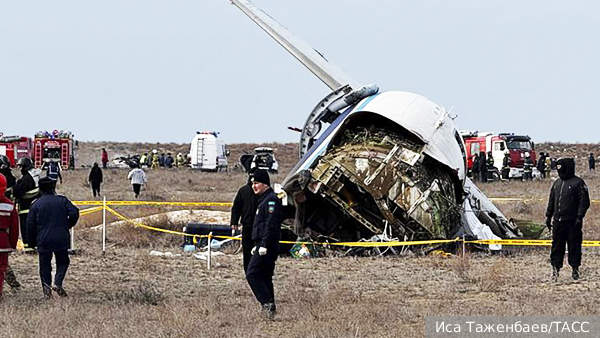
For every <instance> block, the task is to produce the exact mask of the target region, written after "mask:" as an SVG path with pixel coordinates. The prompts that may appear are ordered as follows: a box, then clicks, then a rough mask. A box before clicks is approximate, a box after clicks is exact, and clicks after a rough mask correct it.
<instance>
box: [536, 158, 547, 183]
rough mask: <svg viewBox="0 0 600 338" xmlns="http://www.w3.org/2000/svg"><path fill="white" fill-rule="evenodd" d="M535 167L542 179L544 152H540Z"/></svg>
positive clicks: (544, 161) (544, 173)
mask: <svg viewBox="0 0 600 338" xmlns="http://www.w3.org/2000/svg"><path fill="white" fill-rule="evenodd" d="M536 168H537V170H538V171H539V172H540V175H542V179H544V178H546V154H545V153H543V152H540V157H539V158H538V160H537V166H536Z"/></svg>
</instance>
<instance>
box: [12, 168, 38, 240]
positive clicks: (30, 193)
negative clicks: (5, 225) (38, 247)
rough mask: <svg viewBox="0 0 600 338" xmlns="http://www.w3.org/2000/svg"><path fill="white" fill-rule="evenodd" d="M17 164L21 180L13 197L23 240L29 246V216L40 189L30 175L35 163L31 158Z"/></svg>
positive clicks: (14, 189)
mask: <svg viewBox="0 0 600 338" xmlns="http://www.w3.org/2000/svg"><path fill="white" fill-rule="evenodd" d="M17 164H18V167H19V169H20V170H21V178H19V180H17V183H16V184H15V186H14V187H13V196H14V198H15V202H16V204H17V209H18V210H19V223H20V227H21V238H22V239H23V242H24V243H25V245H28V244H29V243H28V242H27V241H28V238H29V237H28V236H27V214H28V213H29V207H31V203H32V202H33V200H35V199H36V198H37V196H38V195H39V189H38V187H37V184H36V182H35V180H34V179H33V176H31V174H30V173H29V170H31V169H33V162H32V161H31V159H30V158H29V157H21V158H20V159H19V161H18V162H17Z"/></svg>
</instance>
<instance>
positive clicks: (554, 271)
mask: <svg viewBox="0 0 600 338" xmlns="http://www.w3.org/2000/svg"><path fill="white" fill-rule="evenodd" d="M559 271H560V269H559V268H557V267H555V266H553V267H552V281H553V282H558V276H559Z"/></svg>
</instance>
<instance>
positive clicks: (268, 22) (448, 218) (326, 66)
mask: <svg viewBox="0 0 600 338" xmlns="http://www.w3.org/2000/svg"><path fill="white" fill-rule="evenodd" d="M230 1H231V2H232V3H233V4H234V5H235V6H237V7H238V8H239V9H240V10H242V11H243V12H244V13H245V14H246V15H247V16H248V17H250V18H251V19H252V20H253V21H254V22H255V23H256V24H258V25H259V26H260V27H261V28H262V29H263V30H265V31H266V32H267V33H268V34H269V35H270V36H271V37H272V38H274V39H275V40H276V41H277V42H278V43H279V44H280V45H282V46H283V47H284V48H285V49H287V50H288V52H290V53H291V54H292V55H293V56H294V57H296V58H297V59H298V60H299V61H300V62H301V63H302V64H303V65H304V66H306V67H307V68H308V69H309V70H310V71H311V72H313V73H314V74H315V75H316V76H317V77H318V78H319V79H321V80H322V81H323V82H324V83H325V84H326V85H327V86H328V87H329V88H330V89H331V90H333V91H332V92H331V93H330V94H329V95H328V96H327V97H325V98H324V99H323V100H321V101H320V102H319V103H318V104H317V106H316V107H315V108H314V109H313V111H312V112H311V114H310V115H309V117H308V119H307V121H306V123H305V126H304V128H303V129H302V132H301V133H302V135H301V139H300V154H299V155H300V161H299V162H298V163H297V164H296V166H295V167H294V168H293V169H292V170H291V172H290V173H289V174H288V176H287V177H286V178H285V180H284V181H283V183H282V185H283V190H284V191H285V193H286V194H287V196H286V197H284V200H285V202H287V205H288V206H292V207H294V208H295V217H294V222H293V228H294V232H295V233H296V234H297V235H298V236H300V237H303V238H308V239H315V240H329V241H341V242H346V241H361V240H377V241H380V240H382V239H387V240H396V239H397V240H428V239H453V238H456V237H462V236H464V237H466V238H471V239H500V238H517V237H521V236H522V235H521V233H520V231H519V230H518V229H517V228H516V227H515V226H513V225H511V224H509V222H508V221H507V219H506V218H505V217H504V216H503V215H502V213H501V212H500V211H499V210H498V209H497V208H496V207H495V206H494V205H493V204H492V203H491V202H490V201H489V199H487V197H486V196H485V195H484V194H483V193H482V192H481V191H480V190H479V189H478V188H477V187H476V186H475V184H473V182H471V180H470V179H468V178H467V177H466V153H465V146H464V142H463V140H462V138H461V137H460V135H459V133H458V131H457V129H456V128H455V126H454V121H453V118H451V117H450V116H449V113H448V112H447V111H446V110H445V109H444V108H443V107H441V106H439V105H437V104H435V103H433V102H431V101H429V100H428V99H426V98H424V97H422V96H420V95H417V94H413V93H408V92H400V91H389V92H384V93H379V88H378V87H377V86H376V85H367V86H362V85H360V84H358V83H357V82H356V81H354V80H353V79H351V78H350V77H349V76H348V75H346V74H345V73H344V72H343V71H341V70H340V69H338V68H337V67H335V66H334V65H333V64H331V63H329V62H328V61H327V60H325V59H324V58H323V56H322V55H321V54H320V53H318V52H316V51H315V50H314V49H312V48H311V47H309V46H308V45H306V44H305V43H304V42H303V41H301V40H299V39H298V38H296V37H295V36H294V35H292V34H291V33H290V32H289V31H288V30H287V29H286V28H285V27H283V26H281V25H280V24H279V23H278V22H277V21H275V20H274V19H273V18H272V17H270V16H269V15H268V14H266V13H264V12H263V11H262V10H260V9H258V8H256V7H254V5H252V4H251V3H250V1H248V0H230ZM323 126H326V128H322V127H323ZM284 204H285V203H284ZM490 247H491V248H494V249H497V248H499V246H491V245H490Z"/></svg>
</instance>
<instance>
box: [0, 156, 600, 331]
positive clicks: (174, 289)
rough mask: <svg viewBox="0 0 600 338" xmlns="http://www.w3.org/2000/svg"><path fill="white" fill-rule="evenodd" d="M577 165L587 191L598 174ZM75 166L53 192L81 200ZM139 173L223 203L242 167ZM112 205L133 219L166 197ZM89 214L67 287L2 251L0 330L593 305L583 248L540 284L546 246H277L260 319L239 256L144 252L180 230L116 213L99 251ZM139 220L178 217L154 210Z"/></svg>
mask: <svg viewBox="0 0 600 338" xmlns="http://www.w3.org/2000/svg"><path fill="white" fill-rule="evenodd" d="M83 146H84V145H81V147H83ZM123 147H126V146H125V145H123ZM540 147H541V146H540ZM110 149H111V148H109V150H110ZM124 149H125V148H124ZM569 149H570V148H569ZM83 152H84V150H83V149H81V152H80V153H83ZM290 165H291V164H290ZM579 172H581V170H579ZM105 173H106V176H107V180H106V183H105V186H104V187H103V189H104V191H105V192H106V193H107V195H108V197H109V199H115V200H116V199H131V198H132V193H131V192H130V186H129V183H128V182H127V180H126V179H125V176H126V174H127V171H126V170H109V171H107V172H105ZM597 175H600V173H599V174H597ZM582 176H583V177H584V178H585V179H586V181H587V182H588V185H589V186H590V192H591V194H592V197H593V198H598V195H597V191H598V190H597V187H598V186H599V185H600V179H598V178H597V177H596V176H595V175H590V174H584V175H582ZM86 177H87V169H84V170H76V171H75V172H71V173H65V184H64V185H63V186H61V187H59V192H61V193H63V194H65V195H67V196H68V197H70V198H71V199H73V200H76V199H79V200H81V199H89V198H90V196H91V193H90V192H89V191H88V187H87V186H86V183H85V178H86ZM281 178H283V174H280V175H278V176H277V178H276V179H275V180H274V181H277V180H280V179H281ZM149 179H150V184H149V186H148V187H147V189H146V190H144V191H142V196H141V197H142V199H156V200H168V201H170V200H181V201H230V200H231V199H232V198H233V196H234V194H235V191H236V190H237V188H238V187H239V186H240V185H241V184H243V183H244V182H245V175H244V174H241V173H221V174H208V173H195V172H188V171H184V170H182V171H171V172H167V171H158V172H150V173H149ZM549 186H550V181H549V180H547V181H541V182H531V183H523V182H510V183H492V184H486V185H484V186H482V189H483V190H484V192H485V193H486V194H488V195H491V196H530V197H538V198H545V197H546V194H547V192H548V189H549ZM497 205H498V207H499V208H500V209H501V210H502V211H503V212H504V213H505V214H506V215H507V217H514V218H521V219H534V220H536V221H540V222H541V221H543V219H544V211H545V201H534V202H528V203H527V204H524V203H521V202H519V203H512V202H511V203H501V204H497ZM118 210H119V211H120V212H123V213H124V214H126V215H127V216H130V217H137V216H142V215H148V214H156V213H160V212H164V211H168V210H174V208H159V209H156V208H149V207H120V208H119V209H118ZM597 211H598V204H594V205H593V207H592V209H591V210H590V212H589V213H588V216H587V217H586V220H585V225H584V226H585V238H586V239H600V232H599V230H598V228H599V226H600V219H598V216H597V214H598V212H597ZM110 219H111V220H116V219H115V218H113V217H112V216H111V218H110ZM100 222H101V217H100V215H99V214H92V215H89V216H85V218H84V219H82V220H81V222H80V224H79V225H78V227H77V230H76V231H77V232H76V236H77V246H78V248H79V249H80V254H79V255H76V256H72V265H71V268H70V270H69V272H68V274H67V278H66V281H65V288H66V289H67V291H68V292H69V297H68V298H67V299H54V300H52V301H49V302H42V301H41V300H40V299H41V296H42V294H41V287H40V282H39V277H38V274H37V256H34V255H27V254H13V255H12V256H11V265H12V266H13V268H14V270H15V272H16V274H17V276H18V278H19V280H20V281H21V283H22V284H23V289H22V290H21V291H19V292H18V293H12V292H10V288H9V287H8V286H5V287H6V293H5V297H4V300H3V302H2V303H0V337H18V338H20V337H34V336H35V337H82V336H85V337H127V338H137V337H200V336H201V337H248V336H255V337H374V336H377V337H400V336H401V337H423V335H424V333H423V330H424V320H425V317H426V316H441V315H454V316H460V315H465V316H466V315H476V316H484V315H501V316H524V315H546V316H555V315H587V316H598V315H600V310H599V308H598V306H597V304H596V298H597V295H598V292H599V291H600V279H599V274H600V273H599V271H600V260H599V259H598V258H600V255H599V254H598V251H597V250H585V252H584V259H583V260H584V266H583V271H582V272H583V275H584V276H585V279H584V280H583V281H581V282H578V283H572V282H570V281H569V278H568V273H569V272H570V271H569V269H568V268H566V269H565V273H564V274H563V276H562V277H561V280H560V282H559V283H557V284H555V283H550V282H549V276H550V269H549V263H548V248H539V249H529V248H525V249H515V250H511V251H509V252H506V253H504V254H501V255H497V254H496V255H492V254H486V253H481V252H471V253H467V255H466V256H465V257H462V255H460V254H459V255H458V256H452V257H450V258H443V257H439V256H419V255H405V256H402V257H363V258H356V257H324V258H319V259H310V260H294V259H292V258H287V257H284V258H280V259H279V260H278V262H277V269H276V275H275V289H276V298H277V301H278V314H277V317H276V319H275V321H266V320H263V319H262V318H261V316H260V312H259V308H258V305H257V304H256V301H255V300H254V297H253V296H252V294H251V292H250V290H249V288H248V286H247V284H246V281H245V279H244V276H243V272H242V268H241V256H240V255H225V256H218V257H215V259H214V263H215V265H214V266H213V269H211V270H207V268H206V262H205V261H201V260H198V259H196V258H194V257H192V256H191V255H190V254H183V255H182V256H180V257H171V258H167V257H155V256H150V255H149V252H150V250H159V251H172V252H174V253H181V251H180V249H179V245H180V244H181V238H178V237H176V236H175V237H173V236H170V235H163V234H152V233H148V232H146V231H144V230H141V229H138V228H134V227H132V226H129V225H125V226H121V227H119V228H114V227H113V228H111V229H110V232H109V249H108V251H107V253H106V254H105V255H103V254H102V253H101V237H100V236H101V235H100V232H99V231H96V230H92V229H91V228H90V227H91V226H93V225H97V224H99V223H100ZM152 225H154V226H157V227H165V228H179V227H181V226H182V225H181V224H171V223H169V222H168V221H167V220H166V219H165V218H161V217H159V218H158V219H157V220H156V221H155V223H154V224H152Z"/></svg>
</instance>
